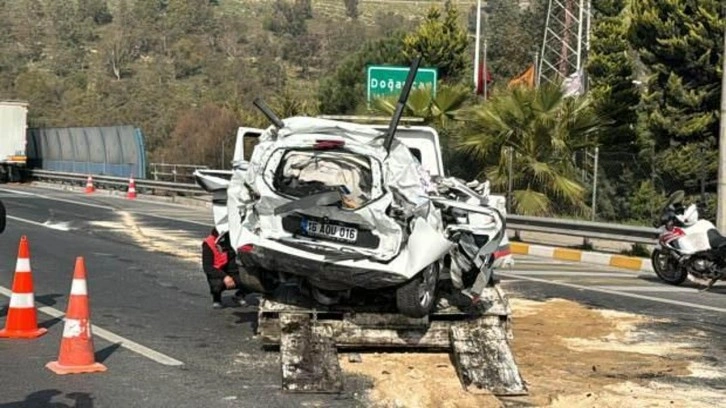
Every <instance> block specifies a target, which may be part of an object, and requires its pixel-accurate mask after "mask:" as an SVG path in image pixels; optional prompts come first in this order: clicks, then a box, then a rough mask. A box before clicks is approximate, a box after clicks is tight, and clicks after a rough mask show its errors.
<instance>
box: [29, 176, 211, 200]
mask: <svg viewBox="0 0 726 408" xmlns="http://www.w3.org/2000/svg"><path fill="white" fill-rule="evenodd" d="M28 173H29V174H28V175H29V176H30V177H31V178H33V179H35V180H48V181H52V182H56V183H66V184H73V185H80V186H85V185H86V181H87V179H88V175H87V174H78V173H63V172H57V171H47V170H28ZM134 183H135V184H136V191H137V192H139V193H148V194H157V195H181V196H194V195H206V194H208V193H207V192H206V191H204V190H202V188H201V187H199V186H197V185H196V184H190V183H172V182H169V181H157V180H146V179H134ZM93 185H94V186H95V187H96V188H104V189H110V190H126V189H127V188H128V186H129V179H128V178H123V177H111V176H101V175H93ZM162 193H164V194H162Z"/></svg>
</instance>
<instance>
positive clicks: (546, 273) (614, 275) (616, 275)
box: [507, 269, 638, 278]
mask: <svg viewBox="0 0 726 408" xmlns="http://www.w3.org/2000/svg"><path fill="white" fill-rule="evenodd" d="M507 273H510V274H513V275H527V276H561V277H563V278H566V277H569V276H583V277H584V276H589V277H601V278H637V277H638V275H634V274H632V273H624V272H623V273H621V272H583V271H568V270H563V271H539V270H537V271H530V270H522V269H512V270H510V271H507Z"/></svg>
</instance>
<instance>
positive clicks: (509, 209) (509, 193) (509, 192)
mask: <svg viewBox="0 0 726 408" xmlns="http://www.w3.org/2000/svg"><path fill="white" fill-rule="evenodd" d="M507 150H508V152H507V154H508V156H509V158H508V160H507V167H508V169H507V178H508V180H507V214H511V213H512V179H513V178H514V174H512V162H513V161H514V148H513V147H512V146H507Z"/></svg>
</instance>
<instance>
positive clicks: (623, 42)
mask: <svg viewBox="0 0 726 408" xmlns="http://www.w3.org/2000/svg"><path fill="white" fill-rule="evenodd" d="M625 3H626V0H600V1H596V2H594V3H593V9H594V11H595V18H594V19H593V21H594V23H593V30H592V34H591V35H592V37H591V38H592V40H591V48H590V54H589V55H588V64H587V72H588V74H589V78H588V80H589V87H590V92H591V93H592V96H593V100H594V101H595V108H596V109H597V110H598V112H599V113H600V114H601V115H602V116H605V117H607V118H609V119H610V120H611V121H612V124H611V129H612V131H611V132H608V133H607V134H603V135H602V136H601V140H600V144H602V145H603V148H604V149H607V150H609V151H633V149H634V148H635V147H636V145H635V143H636V135H635V125H636V122H637V113H636V111H635V108H636V107H637V106H638V103H639V100H640V96H639V93H638V90H637V88H636V87H635V85H634V84H633V81H634V80H635V64H634V56H633V53H632V52H631V48H630V44H629V43H628V41H627V32H628V20H627V18H626V10H625Z"/></svg>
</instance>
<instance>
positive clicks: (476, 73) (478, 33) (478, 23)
mask: <svg viewBox="0 0 726 408" xmlns="http://www.w3.org/2000/svg"><path fill="white" fill-rule="evenodd" d="M480 38H481V0H477V2H476V39H475V40H474V41H475V43H474V93H476V91H477V90H479V40H480ZM484 83H486V78H484Z"/></svg>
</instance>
